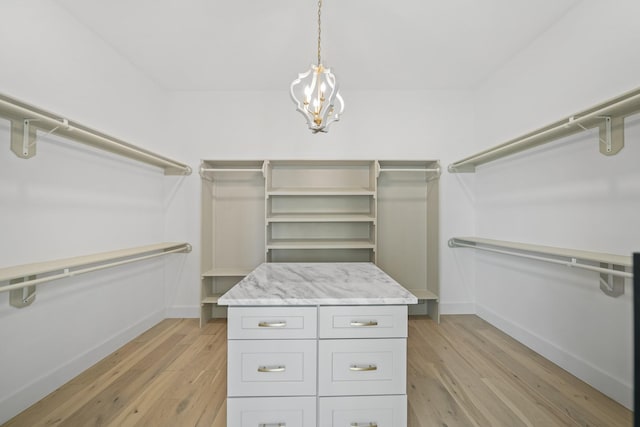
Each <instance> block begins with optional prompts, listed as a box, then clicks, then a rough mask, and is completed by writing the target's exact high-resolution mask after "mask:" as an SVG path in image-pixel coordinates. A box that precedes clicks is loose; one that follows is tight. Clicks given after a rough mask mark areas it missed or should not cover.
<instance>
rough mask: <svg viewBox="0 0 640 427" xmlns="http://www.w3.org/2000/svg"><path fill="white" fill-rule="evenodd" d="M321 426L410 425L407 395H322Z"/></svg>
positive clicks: (319, 412) (393, 426)
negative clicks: (408, 422)
mask: <svg viewBox="0 0 640 427" xmlns="http://www.w3.org/2000/svg"><path fill="white" fill-rule="evenodd" d="M319 400H320V402H319V406H318V420H319V421H320V422H319V423H318V425H320V426H322V427H351V426H353V427H355V426H358V427H372V426H377V427H407V396H366V397H363V396H356V397H344V396H343V397H321V398H320V399H319Z"/></svg>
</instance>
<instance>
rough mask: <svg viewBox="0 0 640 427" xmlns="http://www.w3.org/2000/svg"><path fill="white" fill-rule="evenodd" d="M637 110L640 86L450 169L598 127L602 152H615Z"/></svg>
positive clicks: (464, 167)
mask: <svg viewBox="0 0 640 427" xmlns="http://www.w3.org/2000/svg"><path fill="white" fill-rule="evenodd" d="M638 112H640V88H639V89H635V90H633V91H631V92H627V93H625V94H623V95H621V96H618V97H616V98H614V99H611V100H609V101H605V102H603V103H601V104H599V105H596V106H594V107H592V108H589V109H587V110H584V111H581V112H579V113H576V114H574V115H572V116H570V117H567V118H565V119H562V120H559V121H557V122H555V123H552V124H550V125H548V126H545V127H543V128H540V129H537V130H535V131H533V132H530V133H528V134H526V135H523V136H521V137H519V138H516V139H512V140H510V141H507V142H505V143H503V144H500V145H497V146H495V147H492V148H489V149H487V150H484V151H481V152H479V153H477V154H474V155H472V156H469V157H466V158H464V159H462V160H459V161H457V162H455V163H452V164H450V165H449V167H448V170H449V172H451V173H459V172H475V170H476V166H479V165H482V164H485V163H489V162H491V161H494V160H497V159H500V158H502V157H506V156H509V155H512V154H515V153H519V152H521V151H525V150H528V149H530V148H533V147H536V146H539V145H542V144H546V143H548V142H551V141H554V140H557V139H560V138H563V137H566V136H569V135H573V134H575V133H579V132H582V131H584V130H587V129H592V128H599V141H600V144H599V145H600V152H601V153H602V154H604V155H607V156H610V155H614V154H617V153H618V152H619V151H620V150H622V148H623V147H624V118H625V117H627V116H629V115H632V114H635V113H638Z"/></svg>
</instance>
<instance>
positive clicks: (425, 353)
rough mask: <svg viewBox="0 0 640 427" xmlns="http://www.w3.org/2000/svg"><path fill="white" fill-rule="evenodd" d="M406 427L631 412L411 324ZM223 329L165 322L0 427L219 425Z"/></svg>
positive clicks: (448, 327)
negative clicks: (407, 423)
mask: <svg viewBox="0 0 640 427" xmlns="http://www.w3.org/2000/svg"><path fill="white" fill-rule="evenodd" d="M407 346H408V369H407V391H408V399H409V426H410V427H435V426H439V427H441V426H447V427H457V426H464V427H466V426H492V427H493V426H507V427H513V426H544V427H551V426H606V427H613V426H630V425H631V424H632V413H631V412H630V411H628V410H627V409H625V408H624V407H622V406H620V405H619V404H617V403H615V402H614V401H612V400H611V399H609V398H607V397H606V396H604V395H602V394H601V393H599V392H598V391H596V390H594V389H593V388H591V387H590V386H588V385H587V384H585V383H583V382H582V381H580V380H578V379H577V378H575V377H573V376H572V375H570V374H568V373H567V372H565V371H563V370H562V369H560V368H558V367H557V366H555V365H554V364H552V363H551V362H549V361H547V360H546V359H544V358H542V357H541V356H540V355H538V354H536V353H535V352H533V351H531V350H529V349H527V348H526V347H524V346H522V345H521V344H519V343H517V342H516V341H514V340H513V339H511V338H509V337H508V336H506V335H505V334H503V333H502V332H500V331H498V330H497V329H495V328H494V327H492V326H491V325H489V324H488V323H486V322H484V321H483V320H481V319H480V318H478V317H476V316H470V315H465V316H443V317H442V323H441V324H440V325H437V324H436V323H434V322H433V321H432V320H431V319H428V318H423V317H419V318H411V319H410V320H409V340H408V344H407ZM225 396H226V321H224V320H213V321H211V322H209V323H208V324H207V325H206V327H204V328H202V329H200V328H199V327H198V321H197V320H196V319H167V320H165V321H163V322H161V323H160V324H158V325H156V326H155V327H153V328H152V329H150V330H149V331H147V332H145V333H144V334H142V335H141V336H139V337H138V338H136V339H134V340H133V341H131V342H129V343H128V344H126V345H125V346H123V347H122V348H121V349H120V350H118V351H116V352H115V353H113V354H111V355H110V356H108V357H107V358H105V359H104V360H102V361H101V362H99V363H97V364H96V365H95V366H93V367H92V368H90V369H88V370H87V371H85V372H83V373H82V374H80V375H79V376H77V377H76V378H74V379H73V380H71V381H70V382H68V383H67V384H65V385H64V386H62V387H60V388H59V389H58V390H56V391H54V392H53V393H51V394H50V395H48V396H47V397H45V398H44V399H42V400H41V401H40V402H38V403H36V404H34V405H33V406H31V407H30V408H28V409H27V410H26V411H24V412H23V413H21V414H19V415H17V416H16V417H15V418H13V419H12V420H10V421H9V422H7V423H6V424H5V426H21V427H26V426H28V427H31V426H49V425H55V426H73V427H76V426H154V427H156V426H171V427H183V426H185V427H188V426H208V427H224V426H226V419H225V412H226V411H225Z"/></svg>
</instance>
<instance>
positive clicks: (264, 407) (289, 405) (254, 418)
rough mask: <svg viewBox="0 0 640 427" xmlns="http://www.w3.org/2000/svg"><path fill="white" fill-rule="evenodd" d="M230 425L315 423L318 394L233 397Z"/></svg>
mask: <svg viewBox="0 0 640 427" xmlns="http://www.w3.org/2000/svg"><path fill="white" fill-rule="evenodd" d="M227 427H316V398H315V397H232V398H229V399H227Z"/></svg>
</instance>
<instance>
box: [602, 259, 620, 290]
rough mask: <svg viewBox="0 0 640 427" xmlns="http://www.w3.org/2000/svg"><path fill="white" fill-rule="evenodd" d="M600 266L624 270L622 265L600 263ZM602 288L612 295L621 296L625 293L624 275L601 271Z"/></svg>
mask: <svg viewBox="0 0 640 427" xmlns="http://www.w3.org/2000/svg"><path fill="white" fill-rule="evenodd" d="M600 267H601V268H604V269H608V270H615V271H624V267H622V266H620V265H614V264H607V263H604V262H601V263H600ZM600 290H601V291H602V292H604V293H605V294H607V295H609V296H610V297H614V298H615V297H619V296H620V295H623V294H624V277H621V276H618V275H614V274H611V273H600Z"/></svg>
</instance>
